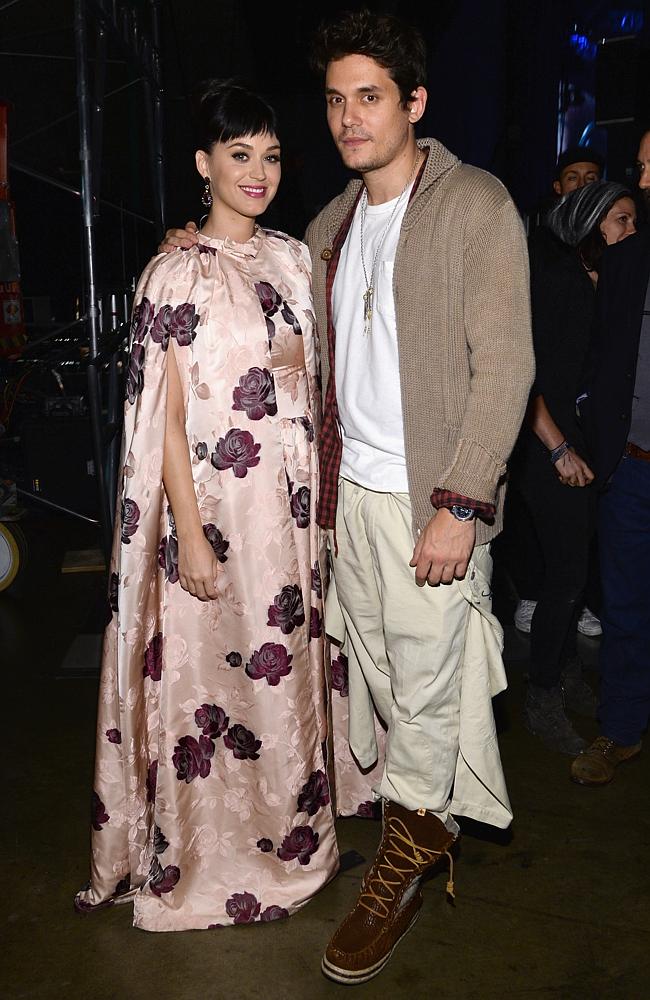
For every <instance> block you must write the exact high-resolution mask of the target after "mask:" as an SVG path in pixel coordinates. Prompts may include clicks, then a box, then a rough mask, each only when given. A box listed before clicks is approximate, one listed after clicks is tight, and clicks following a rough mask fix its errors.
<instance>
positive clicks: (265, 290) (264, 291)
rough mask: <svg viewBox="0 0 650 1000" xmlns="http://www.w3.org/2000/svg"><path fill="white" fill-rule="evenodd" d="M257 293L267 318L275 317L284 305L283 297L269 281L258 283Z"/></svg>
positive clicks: (256, 286) (256, 284) (256, 285)
mask: <svg viewBox="0 0 650 1000" xmlns="http://www.w3.org/2000/svg"><path fill="white" fill-rule="evenodd" d="M255 291H256V292H257V297H258V299H259V300H260V305H261V307H262V310H263V312H264V315H265V316H275V314H276V312H277V311H278V309H279V308H280V306H281V305H282V297H281V296H280V295H279V294H278V292H276V290H275V288H274V287H273V285H271V284H269V282H268V281H257V282H256V283H255Z"/></svg>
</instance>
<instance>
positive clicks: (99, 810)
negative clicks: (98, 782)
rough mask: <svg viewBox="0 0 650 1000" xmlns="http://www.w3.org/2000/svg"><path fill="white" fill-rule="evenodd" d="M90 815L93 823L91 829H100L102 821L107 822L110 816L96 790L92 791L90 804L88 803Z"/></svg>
mask: <svg viewBox="0 0 650 1000" xmlns="http://www.w3.org/2000/svg"><path fill="white" fill-rule="evenodd" d="M90 817H91V821H92V825H93V830H97V831H99V830H102V829H103V827H102V823H108V821H109V819H110V816H109V815H108V813H107V812H106V806H105V805H104V803H103V802H102V800H101V799H100V797H99V795H98V794H97V792H93V796H92V800H91V805H90Z"/></svg>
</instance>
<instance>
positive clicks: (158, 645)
mask: <svg viewBox="0 0 650 1000" xmlns="http://www.w3.org/2000/svg"><path fill="white" fill-rule="evenodd" d="M162 654H163V637H162V632H158V633H157V634H156V635H154V637H153V639H152V640H151V642H150V643H149V645H148V646H147V648H146V649H145V651H144V667H143V668H142V676H143V677H151V680H152V681H159V680H160V678H161V677H162V658H163V656H162Z"/></svg>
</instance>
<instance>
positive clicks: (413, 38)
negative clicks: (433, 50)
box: [311, 10, 427, 106]
mask: <svg viewBox="0 0 650 1000" xmlns="http://www.w3.org/2000/svg"><path fill="white" fill-rule="evenodd" d="M345 56H368V58H369V59H374V60H375V62H376V63H379V65H380V66H383V67H384V69H385V70H387V71H388V74H389V76H390V78H391V80H393V81H394V83H396V84H397V87H398V89H399V92H400V98H401V101H402V104H403V105H404V106H406V104H407V103H408V101H410V100H411V98H412V96H413V91H414V90H415V89H416V88H417V87H422V86H424V84H425V81H426V76H427V50H426V45H425V42H424V38H423V37H422V35H421V34H420V32H419V31H418V29H417V28H414V27H412V26H411V25H409V24H405V22H404V21H400V20H399V18H397V17H393V16H392V15H391V14H373V13H371V12H370V11H369V10H359V11H346V12H344V13H343V14H339V15H338V16H337V18H336V20H333V21H329V22H326V23H323V24H321V26H320V28H319V29H318V32H317V34H316V37H315V39H314V45H313V50H312V60H311V61H312V66H313V67H314V69H315V70H316V71H317V72H319V73H325V71H326V69H327V66H328V64H329V63H331V62H333V61H334V60H336V59H343V58H344V57H345Z"/></svg>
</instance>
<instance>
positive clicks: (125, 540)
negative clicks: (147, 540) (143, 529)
mask: <svg viewBox="0 0 650 1000" xmlns="http://www.w3.org/2000/svg"><path fill="white" fill-rule="evenodd" d="M139 520H140V508H139V507H138V505H137V503H136V502H135V500H128V499H127V500H123V501H122V544H123V545H130V544H131V535H135V533H136V531H137V530H138V521H139Z"/></svg>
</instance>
